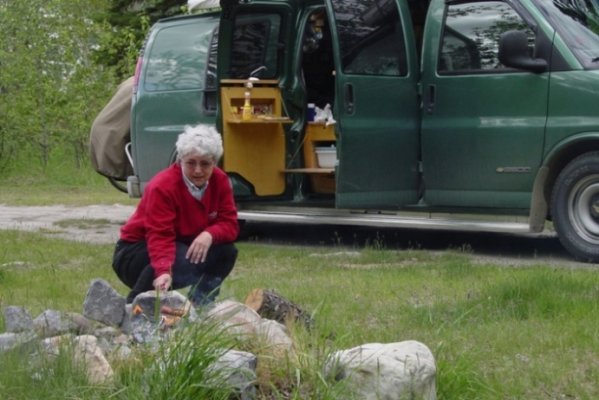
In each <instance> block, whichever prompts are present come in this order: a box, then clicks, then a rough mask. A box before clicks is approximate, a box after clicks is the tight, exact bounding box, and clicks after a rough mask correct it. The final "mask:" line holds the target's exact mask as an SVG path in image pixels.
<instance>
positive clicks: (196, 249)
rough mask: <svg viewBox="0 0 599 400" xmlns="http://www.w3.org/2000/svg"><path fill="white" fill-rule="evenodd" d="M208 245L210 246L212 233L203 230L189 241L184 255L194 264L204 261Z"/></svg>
mask: <svg viewBox="0 0 599 400" xmlns="http://www.w3.org/2000/svg"><path fill="white" fill-rule="evenodd" d="M210 246H212V235H211V234H210V233H209V232H206V231H204V232H202V233H200V234H199V235H198V236H197V237H196V238H195V239H194V240H193V242H191V245H190V246H189V249H188V250H187V254H186V255H185V257H186V258H187V259H188V260H190V261H191V262H192V263H194V264H197V263H200V262H204V261H206V256H207V255H208V250H209V249H210Z"/></svg>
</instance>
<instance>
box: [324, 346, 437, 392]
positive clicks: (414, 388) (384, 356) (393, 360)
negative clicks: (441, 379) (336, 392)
mask: <svg viewBox="0 0 599 400" xmlns="http://www.w3.org/2000/svg"><path fill="white" fill-rule="evenodd" d="M325 374H326V375H327V376H331V375H333V376H334V377H335V378H336V379H337V380H341V379H345V380H347V381H348V386H349V388H350V389H351V390H352V392H353V394H354V396H355V398H357V399H364V400H400V399H414V400H435V399H436V398H437V395H436V383H435V375H436V366H435V360H434V357H433V354H432V353H431V351H430V350H429V349H428V347H426V346H425V345H424V344H422V343H420V342H417V341H412V340H410V341H404V342H397V343H389V344H381V343H369V344H364V345H362V346H358V347H354V348H352V349H349V350H342V351H338V352H336V353H334V354H333V355H332V357H331V359H329V360H328V361H327V362H326V364H325Z"/></svg>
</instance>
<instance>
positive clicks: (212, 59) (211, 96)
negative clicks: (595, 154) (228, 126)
mask: <svg viewBox="0 0 599 400" xmlns="http://www.w3.org/2000/svg"><path fill="white" fill-rule="evenodd" d="M217 57H218V28H216V29H215V30H214V33H213V34H212V38H211V40H210V49H209V51H208V64H207V65H206V87H205V89H204V110H205V111H206V112H208V113H216V105H217V100H216V87H217V84H216V82H217V79H216V60H217Z"/></svg>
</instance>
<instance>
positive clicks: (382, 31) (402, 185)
mask: <svg viewBox="0 0 599 400" xmlns="http://www.w3.org/2000/svg"><path fill="white" fill-rule="evenodd" d="M398 4H399V8H398ZM327 13H328V18H329V22H330V25H331V34H332V36H333V43H334V47H333V49H334V53H335V70H336V84H335V85H336V87H335V91H336V96H335V97H336V101H335V104H334V116H335V118H336V120H337V124H338V125H337V134H338V140H337V146H338V147H337V148H338V150H337V153H338V160H339V165H338V169H337V192H336V205H337V207H340V208H371V209H394V208H397V207H399V206H401V205H403V204H407V203H412V202H415V201H416V188H417V182H418V171H417V158H418V146H419V144H418V127H419V105H418V100H417V88H416V81H417V70H418V67H417V61H416V50H415V45H414V43H413V40H412V33H411V32H412V28H411V21H410V18H409V12H408V10H407V5H406V3H405V1H404V0H401V1H399V3H396V1H395V0H374V4H373V1H372V0H327ZM406 32H409V34H408V33H406ZM408 35H409V36H408ZM406 38H410V40H409V41H408V43H406V40H405V39H406Z"/></svg>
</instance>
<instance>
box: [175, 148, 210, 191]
mask: <svg viewBox="0 0 599 400" xmlns="http://www.w3.org/2000/svg"><path fill="white" fill-rule="evenodd" d="M215 164H216V160H214V157H212V156H210V155H205V156H201V155H199V154H197V153H192V154H190V155H187V156H185V157H183V158H181V168H182V169H183V173H184V174H185V176H186V177H187V179H189V180H190V181H191V182H193V184H194V185H196V186H198V187H200V186H203V185H204V184H205V183H206V182H208V179H210V176H211V175H212V171H214V165H215Z"/></svg>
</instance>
